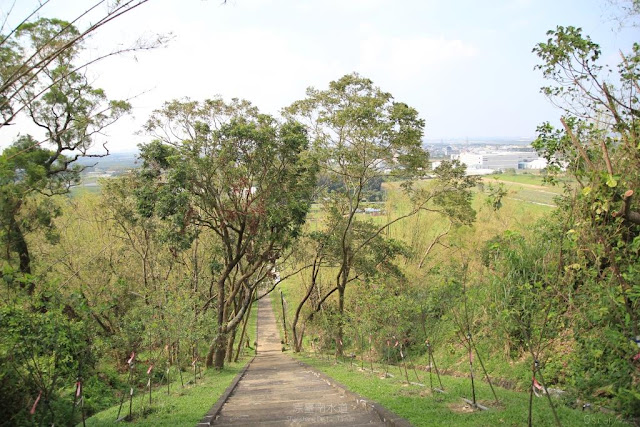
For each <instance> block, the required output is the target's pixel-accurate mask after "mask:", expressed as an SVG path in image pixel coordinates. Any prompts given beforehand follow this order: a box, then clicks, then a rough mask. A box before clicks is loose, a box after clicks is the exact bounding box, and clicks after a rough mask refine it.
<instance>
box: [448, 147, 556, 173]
mask: <svg viewBox="0 0 640 427" xmlns="http://www.w3.org/2000/svg"><path fill="white" fill-rule="evenodd" d="M451 158H452V159H458V160H460V162H461V163H464V164H465V165H466V166H467V169H469V170H471V169H492V170H500V171H504V170H506V169H525V167H524V165H525V164H529V163H532V162H533V161H536V160H538V159H539V157H538V154H537V153H535V152H534V151H496V152H480V153H474V152H464V153H460V154H459V155H452V156H451ZM540 160H544V159H540ZM539 165H540V162H536V163H534V166H536V167H537V166H539ZM545 166H546V164H545ZM543 167H544V166H543ZM543 167H541V168H540V169H542V168H543ZM528 169H534V167H530V168H528Z"/></svg>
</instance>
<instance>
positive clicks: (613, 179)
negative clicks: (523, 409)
mask: <svg viewBox="0 0 640 427" xmlns="http://www.w3.org/2000/svg"><path fill="white" fill-rule="evenodd" d="M548 36H549V38H548V40H547V42H545V43H540V44H538V45H537V46H536V47H535V48H534V52H535V53H536V54H537V55H538V56H539V57H540V59H541V60H542V64H541V65H539V66H538V67H537V68H538V69H540V70H541V71H542V73H543V76H544V77H545V78H546V79H548V80H550V81H551V82H552V85H550V86H547V87H544V88H543V89H542V91H543V93H544V94H546V95H547V96H548V97H549V98H550V99H551V100H552V102H554V104H556V105H558V106H559V107H560V108H561V109H562V110H563V112H564V115H563V116H562V118H561V119H560V123H561V125H562V127H561V128H560V129H555V128H554V127H553V126H552V125H551V124H550V123H548V122H547V123H544V124H542V125H541V126H539V127H538V134H539V135H538V139H537V140H536V141H535V144H534V145H535V147H536V148H537V150H538V151H539V152H540V153H541V154H542V155H544V156H545V158H546V159H547V160H548V161H549V163H550V165H551V167H550V169H551V172H555V173H559V172H561V171H562V170H564V169H565V168H566V171H567V172H568V173H569V174H570V175H571V176H572V177H573V178H574V179H575V182H576V183H575V185H574V186H573V187H570V188H568V189H567V191H566V193H565V198H564V200H563V201H562V205H561V207H562V208H563V209H562V213H563V216H564V218H563V221H564V222H566V223H568V224H572V226H571V228H570V229H569V230H567V231H566V239H565V241H564V244H563V245H564V246H563V247H562V251H564V252H563V253H561V254H562V256H565V257H567V259H566V260H564V263H563V264H561V265H562V266H563V267H564V269H565V270H566V275H567V276H569V278H570V279H571V281H572V282H573V285H572V286H571V287H569V288H568V290H572V291H574V292H575V293H576V296H575V297H574V299H573V301H575V302H577V303H579V304H583V306H582V310H577V312H579V313H581V314H583V319H582V320H581V322H580V323H582V327H584V328H585V329H586V330H589V334H580V332H581V330H580V329H578V330H577V331H576V335H575V336H576V340H577V342H578V343H579V345H580V350H578V351H577V354H579V357H577V360H582V359H583V358H584V360H586V358H588V357H589V355H590V357H591V358H597V359H598V360H599V361H600V362H601V363H602V364H603V366H601V367H599V369H598V374H597V378H611V381H612V382H613V383H614V384H615V393H616V396H617V399H618V401H619V402H620V406H621V407H627V408H631V407H635V408H638V397H637V396H638V394H637V381H638V377H637V370H636V369H635V368H634V367H633V364H632V363H631V362H630V361H631V358H632V357H633V355H634V354H633V352H637V348H636V349H634V348H633V346H631V345H628V343H629V339H630V338H633V337H637V336H640V317H639V316H638V313H639V312H640V310H639V309H640V285H638V284H639V283H640V264H639V262H638V260H639V259H640V202H638V197H637V194H636V193H637V191H638V186H639V185H640V173H639V171H640V145H639V144H640V140H639V138H638V136H639V133H640V104H639V98H638V96H639V93H640V86H639V82H640V44H638V43H635V44H634V45H633V47H632V50H631V52H630V53H627V54H625V53H622V52H621V53H620V58H621V59H620V63H619V64H618V70H617V75H616V76H613V75H612V73H613V72H612V71H611V70H609V69H608V68H607V67H604V66H602V65H600V56H601V52H600V47H599V46H598V45H597V44H596V43H594V42H593V41H591V39H590V38H589V37H588V36H583V35H582V32H581V29H579V28H574V27H566V28H565V27H557V28H556V30H552V31H549V32H548ZM552 178H553V177H552ZM595 326H597V328H596V327H595ZM592 331H594V332H595V333H592ZM603 340H604V342H606V346H603ZM621 356H622V357H621ZM591 360H593V359H591ZM605 362H606V363H605ZM579 363H584V364H585V366H588V364H587V363H585V362H584V361H582V362H579ZM586 369H587V370H589V369H593V368H586ZM622 372H626V373H625V374H624V375H623V374H621V373H622ZM627 374H628V375H627ZM588 378H591V376H589V375H586V376H584V379H582V380H581V384H580V387H579V388H580V389H581V390H583V391H587V390H593V389H594V388H596V387H601V386H603V384H601V383H598V381H597V380H592V381H591V382H589V380H588ZM614 378H615V379H614ZM633 384H635V385H636V386H635V387H636V390H635V391H634V390H633V388H634V386H633ZM637 414H638V412H637V411H635V415H636V416H637Z"/></svg>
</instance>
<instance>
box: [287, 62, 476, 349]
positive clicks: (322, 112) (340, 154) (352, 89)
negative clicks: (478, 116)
mask: <svg viewBox="0 0 640 427" xmlns="http://www.w3.org/2000/svg"><path fill="white" fill-rule="evenodd" d="M285 114H287V115H289V116H290V117H292V118H295V119H297V120H299V121H301V122H302V123H303V124H305V126H306V127H307V129H308V131H309V133H310V136H311V138H312V140H313V147H314V150H315V152H316V153H317V156H318V158H319V160H320V164H321V168H322V173H323V174H324V175H325V176H326V177H327V181H328V182H339V183H340V185H335V186H333V187H334V188H332V191H327V192H325V194H323V196H322V198H323V205H324V207H325V209H326V210H327V218H328V224H327V227H326V228H327V230H328V233H329V235H328V237H327V239H328V240H327V241H328V242H329V244H325V245H320V246H319V248H321V249H322V250H329V251H330V255H328V256H324V257H322V258H324V259H325V260H331V265H332V266H333V267H334V268H335V269H336V274H335V280H334V284H333V286H331V287H330V289H329V291H328V292H327V293H326V294H325V296H324V297H323V298H321V299H320V301H319V302H318V304H317V306H316V310H319V309H320V307H321V306H322V304H323V303H324V301H325V300H326V299H327V298H328V297H329V296H330V295H331V294H333V293H334V292H337V293H338V315H339V319H338V325H337V331H336V343H337V352H338V353H339V354H342V335H343V322H344V319H343V315H344V307H345V292H346V288H347V285H348V284H349V283H350V282H352V281H353V280H356V279H357V278H362V277H363V274H364V275H366V274H367V270H369V272H370V267H371V266H369V267H367V268H365V266H368V265H369V264H370V263H369V262H366V260H367V259H369V258H371V257H372V258H373V259H374V260H377V261H376V262H374V263H373V269H374V270H375V268H376V266H380V265H381V264H380V263H381V262H382V261H383V260H384V261H388V260H389V259H390V257H391V258H393V257H394V256H396V255H397V254H398V253H399V252H398V251H397V250H396V249H397V248H396V249H393V248H394V247H396V246H397V245H394V244H393V242H390V241H387V242H386V243H385V239H383V238H382V237H383V236H382V234H383V231H384V230H386V229H387V228H388V227H389V226H391V225H392V224H393V223H396V222H398V221H401V220H402V219H403V218H407V217H408V216H410V215H413V214H415V213H416V212H418V211H420V210H437V211H441V212H443V213H447V214H451V215H453V216H459V217H460V218H464V219H465V220H470V219H472V218H473V212H472V210H471V209H470V194H469V192H468V191H467V190H468V189H469V188H470V187H472V186H473V185H474V180H473V179H471V178H468V177H465V174H464V167H463V166H461V165H460V164H451V163H448V162H445V163H444V164H443V165H442V166H441V167H440V168H438V169H437V170H436V171H435V174H436V175H437V177H438V179H436V180H434V183H435V185H427V186H414V180H415V179H417V178H421V177H425V176H426V174H427V171H428V169H429V163H428V159H429V155H428V153H427V151H426V150H424V148H423V147H422V136H423V128H424V120H423V119H421V118H420V117H419V115H418V112H417V111H416V110H415V109H414V108H411V107H409V106H408V105H407V104H405V103H402V102H396V101H395V100H394V99H393V97H392V95H391V94H390V93H388V92H383V91H382V90H381V89H380V88H378V87H376V86H375V85H374V84H373V82H372V81H371V80H369V79H367V78H364V77H362V76H360V75H358V74H348V75H345V76H343V77H342V78H340V79H338V80H336V81H332V82H330V83H329V88H328V89H326V90H318V89H314V88H309V89H307V97H306V98H305V99H303V100H300V101H297V102H295V103H293V104H292V105H291V106H290V107H288V108H287V109H285ZM381 178H386V179H394V180H402V181H403V183H402V188H403V189H404V190H405V191H406V192H407V193H408V194H409V195H410V196H411V200H412V206H411V207H410V209H409V211H408V212H406V213H404V214H402V215H401V216H399V217H397V218H393V219H390V220H389V221H384V222H383V223H374V222H372V221H369V220H367V219H364V218H362V217H361V216H358V214H359V213H360V212H362V211H363V209H364V204H365V202H366V200H367V199H368V194H367V193H368V190H369V189H370V188H371V183H372V182H375V181H377V180H380V179H381ZM383 243H384V244H383ZM375 250H380V253H379V254H372V253H371V252H372V251H375ZM369 261H371V260H369ZM359 267H362V269H360V271H358V270H359Z"/></svg>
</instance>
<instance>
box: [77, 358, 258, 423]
mask: <svg viewBox="0 0 640 427" xmlns="http://www.w3.org/2000/svg"><path fill="white" fill-rule="evenodd" d="M246 363H247V359H245V360H243V361H241V362H239V363H231V364H228V365H226V366H225V368H224V369H223V370H222V371H221V372H216V371H215V370H213V369H210V370H208V371H207V372H206V373H204V376H203V378H202V379H201V380H198V383H197V385H195V386H194V385H187V386H185V387H184V388H182V387H181V386H180V382H179V381H174V382H173V384H172V387H171V393H170V394H167V390H166V387H161V388H157V389H155V390H154V391H153V393H152V403H151V405H149V394H148V393H145V394H142V392H141V391H137V392H136V395H135V396H134V398H133V411H132V413H133V421H132V422H130V423H128V424H134V425H138V426H191V427H193V426H194V425H196V424H197V423H198V421H200V420H201V419H202V417H204V415H205V414H206V413H207V411H209V409H210V408H211V407H212V406H213V404H214V403H215V402H216V401H217V400H218V398H219V397H220V395H221V394H222V392H224V390H225V389H226V388H227V387H228V386H229V384H230V383H231V381H232V380H233V378H234V377H235V376H236V375H237V374H238V372H240V371H241V370H242V368H243V367H244V365H245V364H246ZM118 407H119V405H116V406H112V407H111V408H109V409H107V410H105V411H102V412H99V413H97V414H96V415H94V416H93V417H91V418H88V419H87V420H86V424H87V425H89V426H106V425H113V424H114V422H115V420H116V416H117V414H118ZM128 412H129V402H128V400H125V404H124V405H123V408H122V413H121V416H123V415H126V414H128ZM80 425H81V424H80Z"/></svg>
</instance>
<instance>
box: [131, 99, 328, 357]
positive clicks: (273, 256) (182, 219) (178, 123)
mask: <svg viewBox="0 0 640 427" xmlns="http://www.w3.org/2000/svg"><path fill="white" fill-rule="evenodd" d="M146 129H147V131H148V132H149V133H150V134H151V135H153V136H154V137H155V138H156V140H154V141H153V142H151V143H149V144H147V145H145V146H143V147H142V155H141V156H142V158H143V160H144V163H143V170H142V176H145V177H147V179H148V183H149V185H148V187H146V188H143V189H141V190H140V191H139V208H140V209H141V210H142V211H144V212H148V213H149V214H152V213H155V214H156V215H158V216H160V217H161V218H164V219H166V220H167V221H171V223H172V224H173V227H174V235H175V236H177V237H184V236H186V233H187V232H188V229H187V227H188V226H189V225H193V226H194V227H196V229H209V230H211V231H213V232H214V233H215V234H216V235H217V244H216V247H215V248H211V252H210V258H209V260H208V262H209V263H210V266H211V269H212V272H213V274H214V276H215V280H214V281H212V283H211V289H212V292H211V294H212V296H211V297H210V298H209V299H207V300H206V301H204V302H203V305H202V307H203V309H205V308H207V307H208V306H209V305H210V304H211V303H212V302H214V303H215V307H216V328H217V335H216V337H215V339H214V340H213V342H212V343H211V346H210V351H209V354H208V356H207V361H206V364H207V366H211V365H214V366H215V367H216V368H222V367H223V365H224V358H225V354H226V353H227V347H228V345H227V344H228V343H229V342H231V343H232V340H233V338H232V337H233V335H234V332H235V328H236V326H237V325H238V324H239V323H240V321H241V320H242V319H243V316H244V315H245V314H246V311H247V309H248V307H249V305H250V304H251V302H252V301H253V294H254V290H255V289H256V287H257V286H258V285H259V284H260V283H262V282H264V281H266V280H268V279H270V277H271V274H272V273H271V272H272V270H273V267H274V265H275V262H276V260H277V259H278V258H279V257H280V256H281V255H282V253H283V251H284V250H285V249H286V248H287V247H289V246H290V245H291V243H292V241H293V240H294V239H295V238H296V237H297V236H298V235H299V233H300V228H301V226H302V225H303V224H304V221H305V217H306V213H307V211H308V210H309V207H310V202H311V194H312V191H313V188H314V185H315V173H316V167H315V164H314V161H313V159H312V158H311V157H310V156H309V155H308V153H307V145H308V139H307V136H306V132H305V130H304V128H303V127H302V126H301V125H300V124H298V123H296V122H294V121H287V122H285V123H278V122H277V121H276V120H275V119H274V118H273V117H271V116H268V115H265V114H260V113H259V112H258V110H257V109H256V108H255V107H253V106H252V105H251V104H250V103H249V102H247V101H240V100H237V99H234V100H233V101H232V102H231V103H229V104H227V103H224V102H223V101H222V100H220V99H211V100H206V101H204V102H196V101H189V100H183V101H172V102H169V103H166V104H165V105H164V107H163V108H162V109H160V110H158V111H156V112H154V114H153V115H152V117H151V118H150V119H149V121H148V123H147V125H146Z"/></svg>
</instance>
